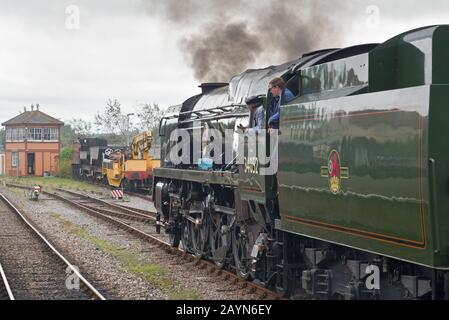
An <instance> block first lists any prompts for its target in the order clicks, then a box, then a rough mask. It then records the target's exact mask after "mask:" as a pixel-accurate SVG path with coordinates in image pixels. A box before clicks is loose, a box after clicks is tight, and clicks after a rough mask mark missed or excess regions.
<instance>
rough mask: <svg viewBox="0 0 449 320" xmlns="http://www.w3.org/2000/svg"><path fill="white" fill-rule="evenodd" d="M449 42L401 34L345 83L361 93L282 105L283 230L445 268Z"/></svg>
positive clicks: (432, 31) (428, 31)
mask: <svg viewBox="0 0 449 320" xmlns="http://www.w3.org/2000/svg"><path fill="white" fill-rule="evenodd" d="M448 39H449V27H447V26H440V27H431V28H424V29H421V30H418V31H413V32H409V33H405V34H403V35H400V36H398V37H396V38H394V39H392V40H390V41H388V42H386V43H385V44H383V45H379V46H378V47H376V48H375V49H374V50H372V51H371V52H370V53H369V68H367V69H368V70H365V71H368V72H367V73H368V75H369V76H368V78H369V82H365V81H364V79H360V81H352V82H351V81H349V80H348V81H347V82H346V84H347V87H349V88H351V87H352V88H355V89H359V88H360V85H363V84H366V85H367V88H366V89H364V90H362V93H361V94H357V93H356V94H355V95H352V96H348V97H341V98H336V99H332V98H329V99H325V100H323V99H321V98H320V96H316V97H314V99H313V100H312V101H310V97H308V96H307V94H306V95H305V96H303V97H300V98H298V99H297V100H295V101H294V102H291V103H290V104H289V105H286V106H283V107H282V116H281V136H280V151H279V162H280V164H279V174H278V181H279V200H280V214H281V222H280V224H279V225H280V227H281V229H282V230H286V231H291V232H294V233H298V234H301V235H306V236H309V237H313V238H317V239H322V240H325V241H329V242H333V243H338V244H343V245H346V246H350V247H353V248H358V249H361V250H364V251H369V252H374V253H380V254H382V255H386V256H390V257H395V258H397V259H400V260H406V261H411V262H415V263H418V264H422V265H427V266H431V267H436V268H442V269H449V258H448V249H449V223H448V222H449V221H448V219H449V210H448V209H449V203H448V201H449V189H448V188H449V185H448V181H449V180H448V178H449V148H448V146H447V143H446V141H447V137H448V136H449V125H448V121H449V70H447V68H448V67H447V66H448V65H449V63H448V60H447V59H448V57H449V42H448ZM352 59H354V58H352ZM357 59H358V60H359V61H360V60H361V59H362V57H357ZM362 60H363V59H362ZM361 63H363V62H361ZM334 64H338V61H337V62H334ZM321 70H322V72H325V69H324V68H321ZM333 70H336V69H335V68H334V69H333ZM355 70H356V71H357V69H355ZM359 70H360V68H359ZM309 73H310V71H309V70H307V71H305V74H309ZM362 73H364V72H362ZM340 74H341V73H340ZM364 75H366V73H364ZM320 76H322V74H319V73H318V74H316V75H315V76H314V78H315V79H317V78H319V77H320ZM318 82H319V81H318ZM321 88H322V89H323V90H321V91H320V93H321V94H322V95H323V96H326V95H329V93H331V94H332V92H329V91H327V92H326V90H325V89H326V88H323V85H322V86H321ZM329 90H330V91H332V90H337V89H335V85H334V87H333V88H329ZM312 94H314V93H312ZM332 153H334V154H337V155H338V158H339V159H338V161H335V162H334V163H333V164H332V163H331V164H329V161H330V157H331V156H332ZM329 167H331V169H332V167H334V168H333V169H334V170H340V172H339V174H338V175H337V176H333V175H332V174H330V173H329V171H330V170H329ZM332 184H334V187H335V188H337V187H339V190H338V191H337V192H333V191H332ZM334 191H335V190H334Z"/></svg>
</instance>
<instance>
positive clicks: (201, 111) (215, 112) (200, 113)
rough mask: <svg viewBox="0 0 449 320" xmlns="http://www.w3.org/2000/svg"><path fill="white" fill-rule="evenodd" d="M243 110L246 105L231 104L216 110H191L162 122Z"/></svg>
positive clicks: (168, 117)
mask: <svg viewBox="0 0 449 320" xmlns="http://www.w3.org/2000/svg"><path fill="white" fill-rule="evenodd" d="M228 108H231V110H226V109H228ZM241 108H246V105H245V104H231V105H228V106H221V107H214V108H210V109H204V110H191V111H185V112H180V113H179V114H175V115H171V116H166V117H162V119H161V121H162V120H169V119H176V118H179V117H180V116H184V115H189V114H196V115H198V116H204V114H202V113H204V112H208V113H212V114H222V113H224V112H231V111H235V110H236V109H241ZM220 111H221V112H220Z"/></svg>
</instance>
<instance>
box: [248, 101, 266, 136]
mask: <svg viewBox="0 0 449 320" xmlns="http://www.w3.org/2000/svg"><path fill="white" fill-rule="evenodd" d="M263 116H264V107H263V105H261V106H260V107H259V108H257V110H256V113H255V115H254V127H252V128H251V129H249V132H258V131H259V130H261V129H263Z"/></svg>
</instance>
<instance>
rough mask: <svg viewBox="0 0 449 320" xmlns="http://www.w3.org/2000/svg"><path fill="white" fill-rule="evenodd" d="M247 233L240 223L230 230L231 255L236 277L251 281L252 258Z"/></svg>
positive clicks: (252, 275) (252, 276)
mask: <svg viewBox="0 0 449 320" xmlns="http://www.w3.org/2000/svg"><path fill="white" fill-rule="evenodd" d="M249 236H250V234H249V232H248V230H247V228H246V226H244V225H243V224H241V223H237V224H236V226H235V228H233V230H232V254H233V256H234V263H235V268H236V272H237V275H238V276H239V278H241V279H243V280H252V279H253V278H254V274H253V272H252V257H251V249H252V248H251V244H250V239H249Z"/></svg>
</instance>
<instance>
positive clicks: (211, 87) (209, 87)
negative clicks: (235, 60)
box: [198, 82, 229, 94]
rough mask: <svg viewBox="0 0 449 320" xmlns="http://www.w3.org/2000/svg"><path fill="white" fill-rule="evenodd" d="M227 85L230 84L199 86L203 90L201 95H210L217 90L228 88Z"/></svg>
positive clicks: (220, 83)
mask: <svg viewBox="0 0 449 320" xmlns="http://www.w3.org/2000/svg"><path fill="white" fill-rule="evenodd" d="M227 85H229V83H224V82H217V83H202V84H201V85H200V86H198V88H201V93H202V94H208V93H209V92H211V91H212V90H215V89H218V88H222V87H226V86H227Z"/></svg>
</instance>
